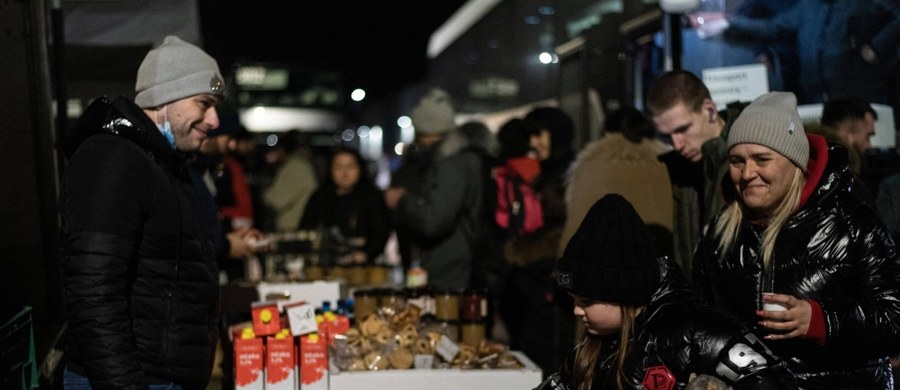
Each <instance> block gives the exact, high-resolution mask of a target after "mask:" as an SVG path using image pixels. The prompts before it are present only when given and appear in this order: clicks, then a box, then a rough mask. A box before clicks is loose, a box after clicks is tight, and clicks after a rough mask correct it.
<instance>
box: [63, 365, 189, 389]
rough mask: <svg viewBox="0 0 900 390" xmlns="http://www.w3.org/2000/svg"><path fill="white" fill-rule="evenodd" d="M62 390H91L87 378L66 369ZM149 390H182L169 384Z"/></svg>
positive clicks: (153, 386) (152, 387)
mask: <svg viewBox="0 0 900 390" xmlns="http://www.w3.org/2000/svg"><path fill="white" fill-rule="evenodd" d="M63 389H65V390H92V388H91V382H90V381H88V378H86V377H83V376H81V375H78V374H76V373H74V372H72V371H69V368H68V367H66V369H65V371H63ZM150 390H182V388H181V386H180V385H176V384H174V383H169V384H165V385H150Z"/></svg>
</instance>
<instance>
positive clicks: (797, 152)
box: [728, 92, 809, 172]
mask: <svg viewBox="0 0 900 390" xmlns="http://www.w3.org/2000/svg"><path fill="white" fill-rule="evenodd" d="M737 144H757V145H762V146H765V147H767V148H769V149H772V150H774V151H776V152H778V153H779V154H781V155H782V156H784V157H787V159H788V160H791V162H793V163H794V165H796V166H798V167H800V169H802V170H803V172H806V163H807V162H808V161H809V141H807V140H806V134H805V133H804V131H803V121H802V120H801V119H800V114H799V113H798V112H797V97H796V96H794V94H793V93H790V92H769V93H767V94H765V95H762V96H760V97H758V98H756V99H754V100H753V102H752V103H750V105H749V106H747V107H746V108H744V111H742V112H741V114H740V115H739V116H738V117H737V119H735V120H734V123H733V124H732V125H731V130H730V131H729V132H728V149H729V150H731V147H732V146H734V145H737Z"/></svg>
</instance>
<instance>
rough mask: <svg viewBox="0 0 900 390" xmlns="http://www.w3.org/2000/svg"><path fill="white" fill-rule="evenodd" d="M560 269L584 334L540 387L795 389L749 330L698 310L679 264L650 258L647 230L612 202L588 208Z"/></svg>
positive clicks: (617, 199)
mask: <svg viewBox="0 0 900 390" xmlns="http://www.w3.org/2000/svg"><path fill="white" fill-rule="evenodd" d="M557 271H558V272H557V275H558V276H557V284H558V285H559V287H560V288H561V289H563V290H564V291H566V292H568V293H569V294H570V295H571V296H572V297H573V298H574V299H575V309H574V310H573V313H574V315H575V317H577V318H578V320H579V321H581V322H582V323H583V324H584V326H585V333H584V337H583V338H582V340H581V341H580V342H579V343H578V344H577V345H576V346H575V348H574V350H573V351H572V352H571V353H570V354H569V356H568V358H567V359H566V361H565V363H564V364H563V365H562V367H561V368H560V371H559V372H557V373H555V374H553V375H550V376H549V377H548V378H547V380H545V381H544V383H543V384H542V385H541V386H539V387H538V389H541V390H549V389H578V390H589V389H619V390H622V389H685V388H686V387H687V386H688V385H689V383H690V382H691V381H692V380H694V379H695V377H699V378H706V379H704V380H705V382H712V383H716V384H719V385H720V386H721V387H719V388H723V389H724V387H725V386H729V388H731V389H736V390H737V389H796V388H797V387H796V383H795V382H794V378H793V375H792V374H791V372H790V371H789V370H788V369H787V367H786V365H785V363H784V362H783V361H780V360H779V359H778V358H777V357H776V356H774V355H772V353H771V352H770V351H769V350H768V349H767V348H766V347H765V345H763V343H762V342H761V341H760V340H759V339H758V338H757V337H755V336H754V335H753V334H752V333H751V332H750V330H749V329H747V328H746V327H744V326H742V325H741V324H740V323H738V322H737V321H736V320H734V319H733V318H732V317H729V316H727V315H725V314H723V313H720V312H717V311H714V310H712V309H711V308H709V307H708V306H705V305H703V304H702V303H701V302H700V300H699V299H697V297H696V295H695V294H694V293H693V291H692V290H691V289H690V287H689V285H688V283H687V281H686V279H685V278H684V276H683V274H682V272H681V270H680V269H679V268H678V266H677V265H676V264H675V263H674V262H673V261H671V260H669V259H668V258H667V257H656V256H655V255H654V254H653V246H652V240H651V237H650V232H649V230H648V228H647V225H646V224H644V222H643V221H642V220H641V218H640V216H638V214H637V212H636V211H635V210H634V208H633V207H632V206H631V204H630V203H628V201H627V200H625V198H624V197H622V196H621V195H619V194H609V195H606V196H604V197H603V198H601V199H600V200H598V201H596V202H595V203H594V205H593V206H592V207H591V209H590V210H589V211H588V213H587V215H586V216H585V218H584V220H583V221H582V223H581V225H580V227H579V228H578V231H576V233H575V235H574V236H573V237H572V239H571V240H570V241H569V243H568V245H567V246H566V249H565V251H564V252H563V256H562V257H561V258H560V259H559V262H558V263H557ZM703 388H706V387H703Z"/></svg>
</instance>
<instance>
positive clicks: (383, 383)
mask: <svg viewBox="0 0 900 390" xmlns="http://www.w3.org/2000/svg"><path fill="white" fill-rule="evenodd" d="M510 353H511V354H513V355H514V356H515V357H516V358H517V359H519V361H520V362H521V363H522V364H523V365H524V366H525V367H524V368H521V369H497V370H461V369H431V370H415V369H413V370H384V371H363V372H332V373H331V375H330V378H329V379H330V384H329V390H358V389H392V390H423V389H428V390H456V389H467V390H468V389H481V390H492V389H496V390H508V389H533V388H535V387H537V385H539V384H540V383H541V369H540V368H538V367H537V366H536V365H535V364H534V362H532V361H531V360H530V359H528V357H526V356H525V354H523V353H522V352H520V351H511V352H510Z"/></svg>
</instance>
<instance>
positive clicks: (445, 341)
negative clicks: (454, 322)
mask: <svg viewBox="0 0 900 390" xmlns="http://www.w3.org/2000/svg"><path fill="white" fill-rule="evenodd" d="M435 352H437V354H438V355H441V357H442V358H444V360H445V361H448V362H452V361H453V358H455V357H456V354H458V353H459V346H458V345H456V343H454V342H453V340H450V338H449V337H447V336H446V335H444V336H441V340H440V341H438V344H437V347H436V348H435Z"/></svg>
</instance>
